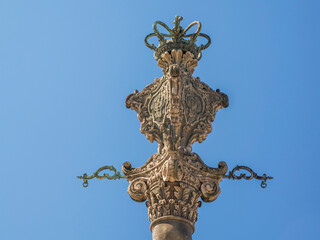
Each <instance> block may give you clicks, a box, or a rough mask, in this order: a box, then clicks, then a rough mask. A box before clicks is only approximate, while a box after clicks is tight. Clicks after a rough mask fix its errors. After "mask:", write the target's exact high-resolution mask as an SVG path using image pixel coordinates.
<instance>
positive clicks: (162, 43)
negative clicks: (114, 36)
mask: <svg viewBox="0 0 320 240" xmlns="http://www.w3.org/2000/svg"><path fill="white" fill-rule="evenodd" d="M182 20H183V18H182V17H180V16H176V18H175V20H174V21H173V23H174V27H173V28H172V29H170V28H169V27H168V26H167V25H166V24H165V23H163V22H161V21H156V22H154V23H153V26H152V27H153V31H154V32H153V33H150V34H148V35H147V36H146V38H145V39H144V42H145V44H146V46H147V47H148V48H150V49H152V50H154V51H155V52H154V58H155V59H156V60H158V59H159V58H160V57H161V55H162V54H163V53H165V52H171V51H172V50H173V49H175V50H179V49H180V50H182V51H183V52H187V51H189V52H191V53H192V54H193V55H194V56H195V57H196V58H197V60H198V61H199V60H200V59H201V56H202V54H201V51H202V50H204V49H206V48H208V47H209V46H210V44H211V39H210V37H209V36H208V35H207V34H204V33H200V31H201V22H199V21H194V22H192V23H191V24H189V26H188V27H186V29H183V28H182V27H181V26H180V22H181V21H182ZM158 25H160V26H162V27H163V28H165V29H166V30H167V31H168V33H160V32H159V30H158V27H157V26H158ZM195 25H197V26H198V27H197V30H196V32H195V33H191V34H187V32H188V31H189V29H190V28H192V27H193V26H195ZM155 36H156V37H158V39H159V46H158V47H156V46H155V45H154V44H150V43H149V42H148V39H149V38H151V37H155ZM165 37H167V38H170V39H167V40H166V39H165ZM198 37H204V38H206V39H207V43H206V44H204V45H203V44H201V45H200V46H197V45H196V44H195V42H196V41H197V38H198ZM187 39H189V40H187Z"/></svg>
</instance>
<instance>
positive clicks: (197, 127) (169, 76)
mask: <svg viewBox="0 0 320 240" xmlns="http://www.w3.org/2000/svg"><path fill="white" fill-rule="evenodd" d="M181 21H182V17H179V16H177V17H176V18H175V20H174V27H173V28H172V29H170V28H169V27H168V26H167V25H166V24H164V23H163V22H160V21H156V22H155V23H154V24H153V30H154V33H150V34H149V35H147V36H146V38H145V43H146V45H147V46H148V47H149V48H151V49H153V50H154V51H155V52H154V57H155V59H156V60H157V61H158V66H160V67H161V68H162V69H163V76H162V77H161V78H156V79H155V81H154V82H152V83H150V84H149V85H147V86H146V87H145V88H144V89H143V90H142V91H141V92H139V91H138V90H135V91H134V92H133V93H132V94H130V95H129V96H128V97H127V98H126V100H125V103H126V107H127V108H130V109H132V110H134V111H136V113H137V116H138V120H139V122H140V123H141V127H140V131H141V133H142V134H144V135H145V136H146V138H147V139H148V140H149V141H150V142H153V141H156V142H157V143H158V151H157V153H154V154H152V155H151V156H150V158H149V160H148V161H147V162H146V163H145V164H144V165H142V166H140V167H136V168H134V167H132V165H131V163H130V162H125V163H124V164H123V166H122V172H123V174H124V175H121V174H120V172H118V171H116V169H115V168H114V167H113V166H105V167H102V168H99V169H98V170H97V171H96V172H95V173H93V174H92V175H90V176H88V175H87V174H83V175H82V176H79V177H78V178H80V179H82V180H83V181H84V183H83V186H84V187H87V186H88V180H89V179H92V178H98V179H105V178H106V179H112V180H115V179H121V178H126V179H127V181H128V182H129V186H128V190H127V191H128V193H129V195H130V197H131V198H132V199H133V200H134V201H137V202H146V206H147V207H148V217H149V220H150V222H151V225H150V229H151V231H152V238H153V240H177V239H184V240H191V239H192V234H193V232H194V230H195V222H196V221H197V218H198V208H199V207H200V206H201V204H202V202H201V200H202V201H203V202H212V201H214V200H216V199H217V198H218V196H219V194H220V192H221V190H220V182H221V181H222V180H223V179H234V180H240V179H245V180H251V179H253V178H255V179H258V180H261V181H262V183H261V187H262V188H265V187H266V186H267V183H266V181H267V180H268V179H272V177H269V176H267V175H266V174H263V175H262V176H259V175H258V174H256V173H255V172H254V171H253V170H252V169H251V168H248V167H246V166H236V167H235V168H234V169H233V170H231V171H229V173H227V172H228V166H227V164H226V163H225V162H224V161H220V162H219V163H216V167H210V166H208V165H206V164H205V162H204V161H203V160H202V159H201V158H200V156H199V155H198V154H196V153H195V152H192V145H193V144H194V143H195V142H199V143H201V142H203V141H204V140H205V139H206V137H207V136H208V134H209V133H211V131H212V123H213V121H214V119H215V117H216V113H217V112H218V110H219V109H223V108H226V107H228V105H229V98H228V96H227V95H226V94H225V93H222V92H221V91H220V90H219V89H217V90H213V89H212V88H210V87H209V86H208V85H207V84H206V83H204V82H202V81H201V80H200V78H198V77H194V76H192V74H193V72H194V68H195V67H196V66H197V65H198V61H199V60H200V58H201V51H202V50H204V49H206V48H207V47H209V45H210V43H211V40H210V37H209V36H207V35H206V34H203V33H200V31H201V23H200V22H198V21H194V22H192V23H191V24H190V25H189V26H188V27H187V28H186V29H183V28H182V27H181V26H180V22H181ZM158 25H160V26H162V27H164V28H165V29H166V30H167V31H168V33H160V32H159V30H158V28H157V27H158ZM195 25H197V26H198V27H197V30H196V31H195V33H191V34H187V32H188V31H189V29H190V28H192V27H193V26H195ZM154 36H156V37H158V39H159V46H158V47H155V46H154V45H153V44H149V43H148V39H149V38H151V37H154ZM198 37H204V38H206V39H207V40H208V42H207V43H206V44H205V45H200V46H198V45H196V44H195V42H196V40H197V38H198ZM166 38H168V39H166ZM104 170H109V171H113V172H114V174H113V175H111V176H110V175H109V174H108V173H104V174H103V175H99V174H100V173H101V172H102V171H104ZM239 171H240V172H239ZM244 171H245V172H246V173H244ZM247 174H248V175H247Z"/></svg>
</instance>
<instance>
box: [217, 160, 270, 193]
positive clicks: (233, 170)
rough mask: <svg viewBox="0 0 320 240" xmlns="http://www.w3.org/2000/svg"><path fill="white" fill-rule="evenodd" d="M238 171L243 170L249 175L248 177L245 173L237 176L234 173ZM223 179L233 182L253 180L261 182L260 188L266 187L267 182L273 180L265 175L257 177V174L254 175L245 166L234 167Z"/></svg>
mask: <svg viewBox="0 0 320 240" xmlns="http://www.w3.org/2000/svg"><path fill="white" fill-rule="evenodd" d="M240 170H245V171H247V172H249V173H250V175H248V176H247V174H246V173H240V175H237V174H236V173H235V172H236V171H240ZM223 178H228V179H233V180H240V179H245V180H251V179H253V178H255V179H258V180H261V181H262V182H261V187H262V188H266V187H267V180H268V179H273V177H269V176H267V175H266V174H265V173H264V174H263V175H262V176H258V174H257V173H255V172H254V171H253V170H252V169H251V168H249V167H246V166H238V165H237V166H236V167H235V168H233V169H232V171H230V172H229V174H228V175H224V176H223Z"/></svg>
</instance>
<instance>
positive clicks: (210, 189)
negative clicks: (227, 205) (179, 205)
mask: <svg viewBox="0 0 320 240" xmlns="http://www.w3.org/2000/svg"><path fill="white" fill-rule="evenodd" d="M219 194H220V187H219V182H218V181H216V180H212V179H208V180H206V181H204V182H203V183H202V184H201V199H202V200H203V201H204V202H212V201H214V200H216V199H217V197H218V196H219Z"/></svg>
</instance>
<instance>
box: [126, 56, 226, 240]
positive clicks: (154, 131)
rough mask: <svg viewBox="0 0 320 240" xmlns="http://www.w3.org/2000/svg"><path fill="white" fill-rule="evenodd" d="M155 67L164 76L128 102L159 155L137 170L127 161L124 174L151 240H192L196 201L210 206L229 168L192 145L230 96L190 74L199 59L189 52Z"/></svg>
mask: <svg viewBox="0 0 320 240" xmlns="http://www.w3.org/2000/svg"><path fill="white" fill-rule="evenodd" d="M158 65H159V66H160V67H162V69H163V73H164V75H163V76H162V77H161V78H160V79H156V80H155V82H154V83H151V84H150V85H148V86H147V87H146V88H145V89H143V90H142V91H141V92H138V91H135V92H134V93H133V94H130V95H129V96H128V97H127V99H126V106H127V107H128V108H131V109H133V110H135V111H136V112H137V115H138V119H139V121H140V122H141V129H140V130H141V132H142V133H143V134H145V135H146V137H147V139H148V140H149V141H151V142H153V141H157V142H158V144H159V147H158V153H155V154H153V155H152V156H151V157H150V158H149V160H148V161H147V162H146V164H144V165H143V166H141V167H139V168H132V167H131V164H130V163H128V162H126V163H125V164H124V165H123V167H122V170H123V172H124V174H125V176H126V177H127V179H128V181H129V187H128V193H129V195H130V196H131V198H132V199H133V200H135V201H138V202H143V201H146V205H147V207H148V216H149V219H150V221H151V230H152V231H153V239H154V240H155V239H156V240H162V239H175V240H176V239H191V236H192V233H193V230H194V223H195V222H196V221H197V216H198V213H197V210H198V207H200V206H201V202H200V198H201V199H202V200H203V201H204V202H211V201H214V200H215V199H216V198H217V197H218V196H219V194H220V187H219V182H220V181H221V179H222V176H223V175H224V174H225V173H226V172H227V169H228V168H227V165H226V163H225V162H220V163H219V166H218V167H217V168H211V167H208V166H207V165H206V164H205V163H204V162H203V161H202V160H201V158H200V157H199V156H198V155H197V154H196V153H193V152H192V144H193V143H195V142H197V141H198V142H202V141H203V140H205V139H206V137H207V135H208V134H209V133H210V132H211V131H212V125H211V124H212V122H213V120H214V118H215V115H216V112H217V111H218V110H219V109H221V108H223V107H227V106H228V97H227V95H225V94H224V93H221V92H220V91H219V90H217V91H214V90H212V89H211V88H210V87H209V86H208V85H207V84H205V83H203V82H201V81H200V79H199V78H194V77H193V76H192V73H193V71H194V67H196V66H197V59H196V58H195V57H194V55H193V54H192V53H190V52H185V53H183V52H182V50H172V51H171V52H170V53H169V52H165V53H163V54H162V55H161V57H160V58H159V59H158ZM182 220H183V221H182Z"/></svg>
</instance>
